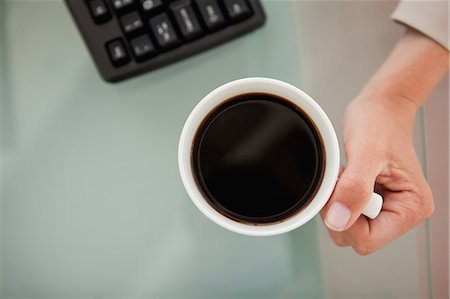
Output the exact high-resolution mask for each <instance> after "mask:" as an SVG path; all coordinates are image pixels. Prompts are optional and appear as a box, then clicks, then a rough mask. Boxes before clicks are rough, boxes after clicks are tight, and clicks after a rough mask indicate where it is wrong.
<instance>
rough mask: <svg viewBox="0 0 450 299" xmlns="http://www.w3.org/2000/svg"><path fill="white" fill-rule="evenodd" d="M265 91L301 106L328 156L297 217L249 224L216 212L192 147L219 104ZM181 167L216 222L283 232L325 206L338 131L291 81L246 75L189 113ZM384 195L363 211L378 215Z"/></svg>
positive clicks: (256, 232)
mask: <svg viewBox="0 0 450 299" xmlns="http://www.w3.org/2000/svg"><path fill="white" fill-rule="evenodd" d="M248 93H265V94H273V95H277V96H278V97H281V98H283V99H285V100H287V101H290V102H291V103H292V104H294V105H295V106H297V107H299V108H301V110H303V111H304V112H305V113H306V114H307V115H308V116H309V118H310V119H311V120H312V122H313V123H314V125H315V126H316V128H317V130H318V132H319V134H320V136H321V138H322V142H323V146H324V154H325V159H326V164H325V171H324V175H323V179H322V181H321V183H320V187H319V188H318V191H317V192H316V194H315V196H314V198H313V199H312V200H311V201H310V203H309V204H308V205H307V206H306V207H305V208H304V209H302V210H301V211H299V212H298V213H297V214H295V215H294V216H291V217H289V218H287V219H284V220H282V221H280V222H275V223H269V224H248V223H243V222H237V221H236V220H233V219H231V218H228V217H226V216H224V215H222V214H221V213H219V212H218V211H216V210H215V209H214V208H213V207H212V206H211V205H210V204H209V203H208V200H207V199H206V198H205V197H204V196H205V195H203V193H202V192H201V191H200V187H199V186H198V185H197V183H196V180H195V178H194V172H193V168H192V161H191V156H192V147H193V144H194V138H195V136H196V133H197V130H198V129H199V126H200V125H201V124H202V121H203V120H204V119H205V117H207V116H208V115H209V113H210V112H211V111H213V110H214V109H215V108H216V107H218V106H220V105H221V104H223V103H224V102H225V101H227V100H228V99H231V98H234V97H236V96H238V95H241V94H248ZM178 166H179V170H180V175H181V179H182V181H183V184H184V187H185V188H186V191H187V193H188V194H189V197H190V198H191V199H192V201H193V202H194V204H195V205H196V206H197V208H198V209H199V210H200V211H201V212H202V213H203V214H205V216H206V217H208V218H209V219H210V220H212V221H213V222H215V223H216V224H218V225H220V226H222V227H224V228H226V229H228V230H230V231H233V232H237V233H240V234H245V235H252V236H270V235H277V234H282V233H285V232H288V231H291V230H293V229H295V228H298V227H300V226H301V225H303V224H305V223H306V222H308V221H309V220H310V219H311V218H313V217H314V216H315V215H316V214H318V213H319V212H320V210H321V209H322V208H323V207H324V206H325V204H326V203H327V201H328V199H329V198H330V196H331V193H332V192H333V189H334V187H335V185H336V182H337V179H338V175H339V166H340V155H339V143H338V139H337V137H336V132H335V130H334V128H333V125H332V124H331V122H330V120H329V119H328V117H327V115H326V114H325V112H324V111H323V110H322V108H321V107H320V106H319V104H317V103H316V102H315V101H314V100H313V99H312V98H311V97H310V96H309V95H307V94H306V93H305V92H303V91H301V90H300V89H298V88H297V87H295V86H292V85H290V84H288V83H285V82H282V81H279V80H275V79H269V78H245V79H240V80H236V81H232V82H229V83H226V84H224V85H222V86H220V87H218V88H216V89H215V90H213V91H211V92H210V93H209V94H208V95H206V96H205V97H204V98H203V99H202V100H201V101H200V102H199V103H198V104H197V106H196V107H195V108H194V110H193V111H192V112H191V114H190V115H189V117H188V119H187V121H186V123H185V125H184V127H183V131H182V133H181V137H180V142H179V146H178ZM382 202H383V201H382V197H381V196H380V195H379V194H376V193H373V195H372V197H371V199H370V201H369V202H368V204H367V206H366V207H365V209H364V211H363V214H364V215H366V216H367V217H369V218H372V219H373V218H375V217H376V216H377V215H378V214H379V213H380V211H381V206H382Z"/></svg>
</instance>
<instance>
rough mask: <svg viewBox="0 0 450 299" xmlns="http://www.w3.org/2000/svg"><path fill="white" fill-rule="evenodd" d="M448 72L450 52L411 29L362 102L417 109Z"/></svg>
mask: <svg viewBox="0 0 450 299" xmlns="http://www.w3.org/2000/svg"><path fill="white" fill-rule="evenodd" d="M448 69H449V52H448V50H447V49H445V48H444V47H442V46H441V45H440V44H438V43H437V42H435V41H433V40H432V39H430V38H428V37H427V36H425V35H423V34H421V33H419V32H417V31H415V30H412V29H410V30H408V31H407V33H406V34H405V35H404V37H403V38H402V39H401V40H400V41H399V42H398V44H397V45H396V46H395V48H394V50H393V51H392V52H391V54H390V55H389V57H388V58H387V60H386V61H385V63H384V64H383V65H382V67H381V68H380V69H379V70H378V71H377V73H376V74H375V75H374V76H373V78H372V79H371V80H370V81H369V83H368V84H367V85H366V86H365V87H364V89H363V90H362V92H361V94H360V96H358V98H360V97H362V98H377V99H378V100H386V101H392V100H395V101H399V102H403V101H406V102H409V104H405V105H411V104H413V106H415V108H416V109H417V108H418V107H419V106H420V105H421V104H422V103H423V102H424V101H425V100H426V98H427V96H428V95H429V93H430V92H431V91H432V90H433V88H434V87H435V86H436V85H437V84H438V82H439V81H440V80H441V79H442V77H443V76H444V75H445V74H446V73H447V72H448ZM391 104H393V103H391ZM396 104H398V103H396Z"/></svg>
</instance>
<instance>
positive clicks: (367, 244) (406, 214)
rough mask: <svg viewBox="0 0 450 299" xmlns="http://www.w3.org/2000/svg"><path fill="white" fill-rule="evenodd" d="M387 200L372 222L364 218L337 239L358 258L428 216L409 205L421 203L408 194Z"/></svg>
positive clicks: (390, 194) (395, 194) (394, 195)
mask: <svg viewBox="0 0 450 299" xmlns="http://www.w3.org/2000/svg"><path fill="white" fill-rule="evenodd" d="M384 196H385V198H386V201H385V204H384V205H383V210H382V212H381V213H380V215H379V216H378V217H377V218H375V219H374V220H370V219H368V218H366V217H364V216H361V217H359V218H358V219H357V220H356V222H355V223H354V224H353V225H352V226H351V227H349V228H348V229H347V230H346V231H344V232H341V233H340V236H339V238H341V239H344V240H345V242H347V243H348V244H349V245H350V246H352V248H353V249H354V250H355V251H356V252H357V253H358V254H360V255H367V254H370V253H372V252H374V251H376V250H378V249H379V248H381V247H383V246H384V245H386V244H387V243H389V242H391V241H392V240H394V239H396V238H398V237H399V236H401V235H403V234H404V233H406V232H407V231H409V230H411V229H412V228H413V227H415V226H416V225H417V224H419V223H420V222H422V221H423V220H424V219H425V218H427V217H428V216H429V215H428V214H427V212H425V211H423V209H421V208H420V207H418V206H417V205H411V202H417V201H420V200H418V199H413V198H412V197H414V196H418V195H417V194H414V193H411V192H391V193H389V194H388V195H384Z"/></svg>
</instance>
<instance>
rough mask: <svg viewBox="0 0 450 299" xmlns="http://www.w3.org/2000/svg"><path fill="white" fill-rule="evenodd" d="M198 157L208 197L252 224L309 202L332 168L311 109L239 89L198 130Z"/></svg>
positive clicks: (197, 170) (282, 216)
mask: <svg viewBox="0 0 450 299" xmlns="http://www.w3.org/2000/svg"><path fill="white" fill-rule="evenodd" d="M191 162H192V163H193V169H194V177H195V179H196V181H197V182H196V183H197V184H198V186H199V187H200V188H199V189H200V190H202V192H203V194H204V196H205V197H206V199H207V201H208V202H209V204H210V205H211V206H212V207H213V208H214V209H216V210H217V211H218V212H220V213H221V214H223V215H225V216H227V217H229V218H231V219H234V220H236V221H239V222H245V223H253V224H265V223H273V222H278V221H282V220H284V219H286V218H288V217H290V216H292V215H294V214H296V213H297V212H299V211H300V210H302V209H303V208H304V207H306V206H307V205H308V203H309V202H310V201H311V200H312V199H313V198H314V195H315V193H316V192H317V190H318V189H319V187H320V183H321V181H322V178H323V172H324V169H325V157H324V149H323V144H322V140H321V138H320V136H319V134H318V132H317V129H316V128H315V126H314V125H313V124H312V122H311V120H310V119H309V117H308V116H307V115H306V114H305V113H304V112H303V111H302V110H301V109H299V108H298V107H296V106H295V105H293V104H292V103H290V102H289V101H287V100H284V99H281V98H278V97H276V96H273V95H268V94H244V95H240V96H238V97H236V98H233V99H230V100H228V101H225V102H224V104H222V105H220V106H219V107H218V108H216V109H215V110H214V111H212V112H211V113H210V114H209V115H208V116H207V117H206V118H205V120H204V121H203V123H202V124H201V126H200V128H199V129H198V131H197V133H196V137H195V140H194V144H193V150H192V161H191Z"/></svg>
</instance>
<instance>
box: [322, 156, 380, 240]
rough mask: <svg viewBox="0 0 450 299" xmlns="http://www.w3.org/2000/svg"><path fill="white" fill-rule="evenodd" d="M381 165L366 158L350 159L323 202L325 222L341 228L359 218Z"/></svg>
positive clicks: (327, 224)
mask: <svg viewBox="0 0 450 299" xmlns="http://www.w3.org/2000/svg"><path fill="white" fill-rule="evenodd" d="M382 168H383V166H382V164H381V163H379V162H375V161H370V160H368V159H366V160H364V159H349V161H348V164H347V166H346V167H345V169H344V171H343V172H342V174H341V176H340V178H339V180H338V182H337V184H336V187H335V189H334V191H333V194H332V195H331V198H330V200H329V201H328V203H327V205H326V207H325V208H326V211H325V217H324V218H325V219H324V222H325V225H326V226H327V227H328V228H329V229H331V230H334V231H344V230H346V229H348V228H349V227H351V226H352V225H353V223H355V221H356V220H357V219H358V218H359V216H360V215H361V213H362V211H363V209H364V207H365V206H366V205H367V203H368V202H369V200H370V197H371V195H372V193H373V189H374V185H375V180H376V178H377V176H378V174H379V173H380V172H381V170H382Z"/></svg>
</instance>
